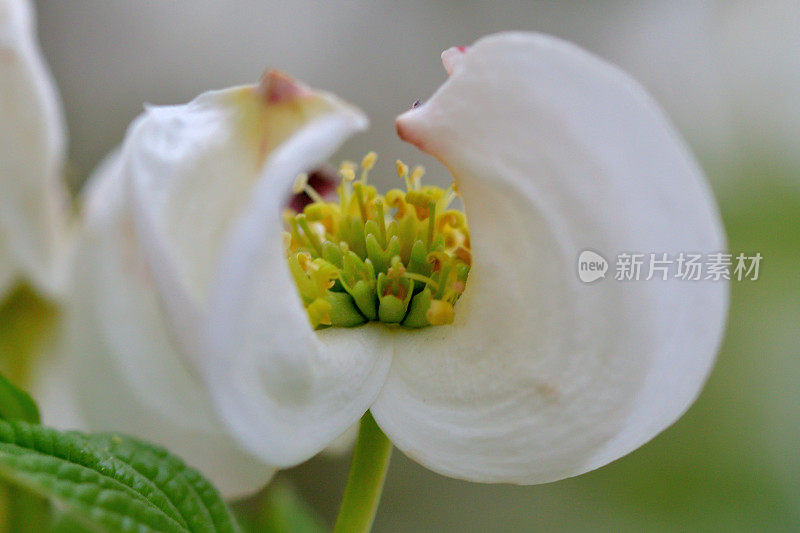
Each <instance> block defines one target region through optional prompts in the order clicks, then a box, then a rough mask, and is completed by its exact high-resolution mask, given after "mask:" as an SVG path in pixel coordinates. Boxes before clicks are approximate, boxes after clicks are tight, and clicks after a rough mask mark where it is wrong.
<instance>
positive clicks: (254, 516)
mask: <svg viewBox="0 0 800 533" xmlns="http://www.w3.org/2000/svg"><path fill="white" fill-rule="evenodd" d="M239 508H240V511H241V516H240V518H241V519H242V520H243V521H242V523H243V524H244V525H245V527H247V529H248V530H249V531H254V532H255V531H257V532H258V533H323V532H324V531H328V530H329V529H328V528H326V527H325V526H324V523H323V520H322V518H320V516H319V515H318V514H317V513H316V512H314V510H313V509H312V508H311V507H310V506H309V505H308V504H307V503H306V502H305V501H303V499H302V498H301V497H300V495H299V494H298V493H297V491H296V490H295V488H294V487H293V486H292V485H291V484H290V483H288V481H286V480H282V479H279V480H275V481H273V482H272V483H270V484H269V486H268V487H267V488H266V490H265V491H264V492H263V493H261V494H260V495H259V496H258V497H256V498H254V499H251V500H247V501H245V502H241V504H240V506H239Z"/></svg>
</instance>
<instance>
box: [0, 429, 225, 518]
mask: <svg viewBox="0 0 800 533" xmlns="http://www.w3.org/2000/svg"><path fill="white" fill-rule="evenodd" d="M0 478H3V479H6V480H8V481H11V482H13V483H16V484H18V485H21V486H23V487H25V488H27V489H28V490H30V491H32V492H34V493H37V494H39V495H41V496H46V497H49V498H51V499H53V500H55V501H57V502H58V503H59V504H60V506H61V507H62V508H64V509H65V510H66V511H67V512H68V513H70V514H72V515H73V516H75V517H76V518H78V519H80V520H81V521H82V522H84V523H85V524H86V525H87V527H90V528H93V529H95V530H100V531H111V532H128V531H137V532H146V531H158V532H181V533H183V532H204V533H206V532H207V533H215V532H238V531H239V527H238V525H237V524H236V522H235V521H234V519H233V517H232V515H231V514H230V511H229V510H228V508H227V507H226V505H225V503H224V502H223V501H222V499H221V497H220V495H219V493H218V492H217V491H216V489H215V488H214V487H213V486H212V485H211V484H210V483H209V482H208V481H206V480H205V479H203V478H202V477H201V476H200V474H199V473H197V471H195V470H193V469H192V468H189V467H187V466H186V465H185V464H184V463H183V462H182V461H181V460H180V459H178V458H177V457H175V456H173V455H171V454H170V453H169V452H167V451H166V450H164V449H163V448H159V447H157V446H152V445H149V444H146V443H143V442H140V441H137V440H135V439H132V438H130V437H126V436H122V435H116V434H99V435H85V434H81V433H77V432H60V431H56V430H53V429H49V428H45V427H42V426H38V425H33V424H28V423H25V422H18V421H17V422H9V421H3V420H0Z"/></svg>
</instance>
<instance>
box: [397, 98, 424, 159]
mask: <svg viewBox="0 0 800 533" xmlns="http://www.w3.org/2000/svg"><path fill="white" fill-rule="evenodd" d="M415 109H419V108H415ZM406 114H407V113H404V114H403V115H400V116H399V117H397V118H396V119H394V127H395V129H396V130H397V136H398V137H400V138H401V139H402V140H404V141H405V142H407V143H411V144H413V145H414V146H416V147H417V148H419V149H420V150H423V148H422V139H421V138H420V137H419V135H418V134H417V132H416V131H415V130H414V128H413V126H412V125H409V124H408V121H407V117H406Z"/></svg>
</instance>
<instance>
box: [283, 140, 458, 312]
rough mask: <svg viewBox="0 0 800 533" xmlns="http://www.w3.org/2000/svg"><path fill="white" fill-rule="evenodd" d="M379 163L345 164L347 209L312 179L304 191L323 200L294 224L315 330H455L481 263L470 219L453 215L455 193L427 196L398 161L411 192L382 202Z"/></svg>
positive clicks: (292, 218)
mask: <svg viewBox="0 0 800 533" xmlns="http://www.w3.org/2000/svg"><path fill="white" fill-rule="evenodd" d="M376 159H377V155H376V154H375V152H370V153H369V154H367V155H366V156H365V157H364V159H363V160H362V161H361V165H360V168H359V166H357V165H356V164H354V163H351V162H348V161H345V162H344V163H342V165H341V166H340V168H339V174H340V177H341V183H340V184H339V186H338V187H337V189H336V192H337V195H338V200H337V201H330V202H329V201H326V200H325V199H323V198H322V197H320V195H319V194H318V193H317V192H316V191H315V190H314V189H312V188H311V187H310V186H309V185H308V177H307V176H306V175H301V176H298V179H297V181H296V183H295V187H294V192H295V193H302V192H306V193H307V194H308V195H309V196H311V198H312V199H313V200H314V202H313V203H311V204H309V205H307V206H306V207H305V208H304V209H303V212H302V213H295V212H293V211H287V212H286V213H285V214H284V219H285V223H286V229H287V233H286V235H285V243H286V254H287V259H288V261H289V269H290V270H291V273H292V276H293V277H294V279H295V282H296V283H297V288H298V290H299V292H300V296H301V298H302V300H303V304H304V306H305V308H306V311H307V312H308V317H309V319H310V320H311V324H312V326H313V327H314V328H322V327H329V326H340V327H350V326H358V325H361V324H364V323H366V322H368V321H370V320H377V321H380V322H383V323H386V324H399V325H401V326H405V327H409V328H421V327H425V326H430V325H441V324H449V323H451V322H452V321H453V316H454V306H455V304H456V302H457V301H458V299H459V297H460V296H461V294H462V293H463V292H464V287H465V284H466V282H467V276H468V275H469V269H470V262H471V255H470V243H469V229H468V228H467V220H466V217H465V216H464V213H463V212H462V211H459V210H457V209H451V208H450V205H451V203H452V202H453V200H454V199H455V197H456V194H457V193H456V190H455V186H454V185H451V186H450V187H448V188H447V189H442V188H440V187H435V186H430V185H428V186H422V185H421V179H422V176H423V174H424V173H425V171H424V169H423V168H422V167H420V166H418V167H416V168H414V169H413V170H412V171H410V172H409V168H408V166H406V165H405V164H404V163H402V162H401V161H397V173H398V175H399V176H400V178H402V179H403V180H404V181H405V190H400V189H392V190H390V191H389V192H387V193H386V194H385V195H380V194H378V192H377V190H376V189H375V187H373V186H372V185H369V184H368V183H367V179H368V176H369V172H370V170H371V169H372V167H373V166H374V165H375V161H376ZM359 170H360V174H359V176H358V177H356V172H357V171H359Z"/></svg>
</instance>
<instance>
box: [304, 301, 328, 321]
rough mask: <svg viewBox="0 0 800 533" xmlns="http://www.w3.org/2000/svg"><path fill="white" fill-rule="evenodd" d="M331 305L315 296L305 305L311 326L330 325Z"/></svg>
mask: <svg viewBox="0 0 800 533" xmlns="http://www.w3.org/2000/svg"><path fill="white" fill-rule="evenodd" d="M332 309H333V307H332V306H331V304H330V303H329V302H328V301H327V300H323V299H322V298H317V299H316V300H314V301H313V302H311V303H310V304H309V305H308V306H307V307H306V312H307V313H308V319H309V321H310V322H311V327H313V328H317V327H319V326H330V324H331V310H332Z"/></svg>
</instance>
